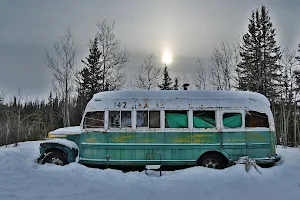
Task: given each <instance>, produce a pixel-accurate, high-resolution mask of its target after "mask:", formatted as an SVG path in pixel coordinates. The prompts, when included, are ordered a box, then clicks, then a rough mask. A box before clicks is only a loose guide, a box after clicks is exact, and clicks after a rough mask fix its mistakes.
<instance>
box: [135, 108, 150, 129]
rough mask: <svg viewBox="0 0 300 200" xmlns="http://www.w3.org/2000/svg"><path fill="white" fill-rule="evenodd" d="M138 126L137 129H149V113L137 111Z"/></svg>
mask: <svg viewBox="0 0 300 200" xmlns="http://www.w3.org/2000/svg"><path fill="white" fill-rule="evenodd" d="M136 126H137V127H148V111H137V112H136Z"/></svg>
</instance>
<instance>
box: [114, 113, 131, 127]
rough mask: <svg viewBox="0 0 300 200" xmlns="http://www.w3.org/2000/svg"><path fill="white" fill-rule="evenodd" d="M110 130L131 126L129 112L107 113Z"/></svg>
mask: <svg viewBox="0 0 300 200" xmlns="http://www.w3.org/2000/svg"><path fill="white" fill-rule="evenodd" d="M109 127H110V128H125V127H132V126H131V111H110V112H109Z"/></svg>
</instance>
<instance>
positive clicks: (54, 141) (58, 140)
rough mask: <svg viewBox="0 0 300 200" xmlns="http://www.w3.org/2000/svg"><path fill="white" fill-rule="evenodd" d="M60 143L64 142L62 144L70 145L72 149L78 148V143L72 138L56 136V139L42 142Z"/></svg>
mask: <svg viewBox="0 0 300 200" xmlns="http://www.w3.org/2000/svg"><path fill="white" fill-rule="evenodd" d="M45 142H46V143H58V144H62V145H65V146H66V147H69V148H70V149H76V150H78V149H79V148H78V145H77V144H76V143H75V142H73V141H71V140H67V139H59V138H56V139H51V140H46V141H43V142H41V143H45Z"/></svg>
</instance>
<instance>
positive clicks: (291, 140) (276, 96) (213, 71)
mask: <svg viewBox="0 0 300 200" xmlns="http://www.w3.org/2000/svg"><path fill="white" fill-rule="evenodd" d="M96 26H97V32H96V34H95V36H94V38H93V39H91V40H90V41H89V54H88V56H87V57H86V58H84V59H82V60H81V62H80V64H79V63H76V59H77V56H76V47H75V46H76V45H75V39H74V36H73V34H72V32H71V31H70V29H67V30H66V31H65V33H64V34H63V35H62V36H61V37H59V38H58V40H57V41H56V42H55V43H54V45H53V48H52V49H50V50H49V51H47V52H46V59H45V64H46V65H47V66H48V67H49V69H51V71H52V75H53V76H52V77H53V80H52V85H53V90H52V92H50V93H49V97H48V99H47V100H46V101H45V100H42V101H26V100H24V96H22V95H20V91H19V94H18V95H15V96H13V98H11V99H8V98H7V97H6V94H4V93H2V95H1V96H0V111H1V112H0V145H3V144H10V143H17V142H19V141H26V140H38V139H43V138H45V137H46V135H47V133H48V132H49V131H50V130H53V129H56V128H59V127H65V126H73V125H79V123H80V120H81V117H82V114H83V111H84V108H85V106H86V104H87V102H88V101H89V100H90V99H91V98H92V96H93V94H95V93H98V92H102V91H113V90H120V89H122V87H124V84H125V83H126V82H128V81H127V79H126V74H125V69H126V65H127V64H128V63H129V53H128V51H127V50H126V48H124V47H122V46H121V42H120V40H119V39H117V37H116V36H115V34H114V27H115V23H114V22H109V21H107V20H102V21H99V22H96ZM275 36H276V29H275V28H274V26H273V24H272V21H271V17H270V16H269V11H268V10H267V9H266V8H265V6H262V7H261V8H260V9H256V10H254V11H252V14H251V16H250V18H249V24H248V30H247V32H246V33H245V34H244V35H243V36H242V37H241V38H238V39H237V40H236V41H235V42H233V43H228V42H226V41H224V42H221V43H220V44H219V45H218V46H216V47H215V48H214V49H213V51H212V53H211V56H210V58H209V61H208V63H206V64H203V61H202V60H201V59H200V58H199V59H197V60H196V61H195V66H196V67H195V69H194V73H193V77H187V76H186V75H181V74H179V75H177V76H176V77H174V78H173V79H172V77H171V76H170V74H169V69H168V66H167V65H165V66H164V68H163V70H162V69H161V67H160V66H158V65H157V64H156V56H155V54H154V53H150V54H149V56H147V57H146V58H145V59H144V62H143V63H142V64H141V66H140V68H139V69H138V70H137V71H136V72H135V73H134V74H133V75H132V77H130V80H131V81H130V85H131V86H130V87H131V88H130V89H133V90H155V89H160V90H180V89H184V87H183V85H185V86H186V85H187V83H189V82H191V85H192V86H193V87H194V88H195V89H197V90H244V91H253V92H258V93H261V94H263V95H265V96H266V97H267V98H268V99H269V100H270V102H271V109H272V112H273V114H274V116H275V123H276V132H277V140H278V143H280V144H283V145H284V146H298V145H299V144H300V123H299V119H300V114H299V105H298V102H299V91H300V70H299V69H297V66H298V65H299V61H300V57H299V52H300V46H299V47H298V48H299V50H298V51H297V50H293V49H289V48H283V47H280V46H278V45H277V43H276V40H275ZM78 65H80V66H81V69H80V70H77V67H76V66H78ZM132 80H134V81H132Z"/></svg>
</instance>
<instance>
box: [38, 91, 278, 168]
mask: <svg viewBox="0 0 300 200" xmlns="http://www.w3.org/2000/svg"><path fill="white" fill-rule="evenodd" d="M65 138H66V139H67V140H71V141H73V142H75V143H76V144H77V146H78V149H76V148H70V147H68V146H65V145H64V144H59V142H57V143H56V142H51V141H47V142H45V143H42V144H41V147H40V152H41V159H43V162H44V163H45V162H52V163H53V162H54V163H56V164H67V163H70V162H73V161H75V158H76V157H77V156H78V158H79V163H82V164H95V165H131V166H142V165H200V166H205V167H210V168H218V169H221V168H225V167H227V166H228V165H230V164H231V163H233V162H234V161H236V160H238V159H239V158H240V157H243V156H248V157H250V158H252V159H254V160H255V161H256V162H257V163H258V164H269V165H272V164H274V163H275V162H276V161H278V159H279V158H278V156H277V154H276V152H275V144H276V134H275V124H274V119H273V115H272V112H271V110H270V102H269V101H268V99H267V98H266V97H265V96H263V95H261V94H258V93H254V92H244V91H190V90H188V91H186V90H183V91H178V90H177V91H109V92H101V93H97V94H95V95H94V96H93V98H92V99H91V100H90V101H89V103H88V104H87V106H86V109H85V112H84V115H83V119H82V122H81V125H80V129H79V132H78V133H74V134H68V135H66V136H65ZM57 160H59V161H60V162H58V163H57V162H56V161H57Z"/></svg>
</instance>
